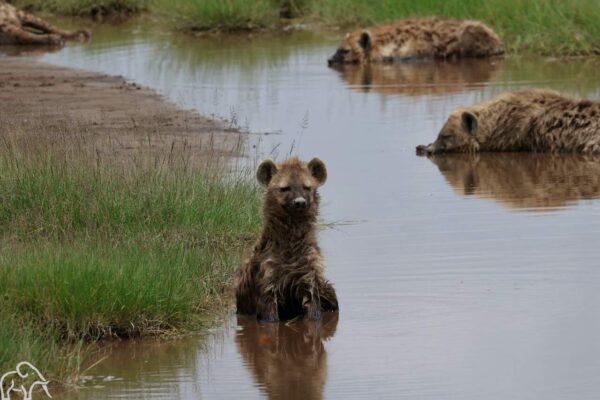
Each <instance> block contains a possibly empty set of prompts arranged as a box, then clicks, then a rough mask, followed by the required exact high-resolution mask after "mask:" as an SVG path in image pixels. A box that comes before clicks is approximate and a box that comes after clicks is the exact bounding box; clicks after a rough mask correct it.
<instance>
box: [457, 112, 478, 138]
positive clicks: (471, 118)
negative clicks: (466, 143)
mask: <svg viewBox="0 0 600 400" xmlns="http://www.w3.org/2000/svg"><path fill="white" fill-rule="evenodd" d="M460 120H461V124H462V128H463V129H464V130H465V132H467V133H468V134H469V135H471V136H475V134H476V133H477V126H478V124H477V116H475V114H473V113H472V112H469V111H465V112H463V113H462V115H461V116H460Z"/></svg>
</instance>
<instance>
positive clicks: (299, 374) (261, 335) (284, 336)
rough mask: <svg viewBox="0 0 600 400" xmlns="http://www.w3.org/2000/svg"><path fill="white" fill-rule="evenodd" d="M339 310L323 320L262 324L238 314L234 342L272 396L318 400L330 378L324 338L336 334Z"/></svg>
mask: <svg viewBox="0 0 600 400" xmlns="http://www.w3.org/2000/svg"><path fill="white" fill-rule="evenodd" d="M337 323H338V314H337V313H326V314H325V315H324V316H323V320H322V321H321V322H311V321H299V322H295V323H293V324H285V323H277V324H262V323H260V322H258V321H256V320H255V319H248V318H244V317H240V318H238V327H240V328H241V331H240V332H238V333H237V334H236V335H235V342H236V344H237V347H238V350H239V352H240V354H241V356H242V357H243V359H244V361H245V363H244V365H245V366H246V368H248V370H249V371H250V373H251V374H252V376H253V377H254V379H255V382H256V384H258V385H259V386H260V387H261V388H262V389H263V390H264V391H265V392H266V395H267V398H268V399H270V400H275V399H282V400H294V399H298V400H318V399H321V398H323V389H324V388H325V382H326V381H327V352H326V351H325V346H324V345H323V342H324V341H326V340H328V339H329V338H331V337H332V336H333V335H334V334H335V330H336V327H337Z"/></svg>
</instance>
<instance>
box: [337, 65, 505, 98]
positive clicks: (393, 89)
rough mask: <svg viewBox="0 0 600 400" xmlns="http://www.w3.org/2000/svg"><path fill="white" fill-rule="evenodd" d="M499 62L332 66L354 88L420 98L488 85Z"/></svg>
mask: <svg viewBox="0 0 600 400" xmlns="http://www.w3.org/2000/svg"><path fill="white" fill-rule="evenodd" d="M499 65H500V63H498V62H496V61H492V60H490V59H469V60H457V61H455V62H454V61H452V62H449V61H439V62H433V63H425V64H424V63H403V64H394V65H391V64H352V65H348V64H343V65H336V66H335V67H333V68H334V69H336V70H337V71H339V73H340V77H341V78H342V79H343V80H344V81H345V82H346V83H347V84H348V85H349V86H350V87H351V88H353V89H356V90H360V91H362V92H375V93H379V94H383V95H397V94H398V95H406V96H421V95H432V94H444V93H454V92H459V91H464V90H465V89H468V88H469V87H477V85H479V84H482V83H486V82H489V81H490V80H492V79H493V78H494V75H495V74H496V72H497V70H498V67H499Z"/></svg>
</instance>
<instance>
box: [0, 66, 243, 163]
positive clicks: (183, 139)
mask: <svg viewBox="0 0 600 400" xmlns="http://www.w3.org/2000/svg"><path fill="white" fill-rule="evenodd" d="M0 104H1V107H0V134H6V133H7V132H8V133H10V134H15V132H16V133H17V134H18V135H23V136H27V137H28V138H29V139H34V138H35V136H36V135H42V134H43V135H44V136H46V137H47V136H48V135H50V136H52V135H61V134H63V133H64V132H65V131H67V129H64V128H65V126H69V127H72V126H73V125H75V126H77V127H78V129H77V131H78V132H79V134H80V135H81V136H82V137H84V138H85V140H86V142H87V143H89V144H90V145H93V146H94V152H95V153H97V154H99V155H100V156H102V157H103V158H108V159H110V160H119V161H128V160H131V159H133V158H136V157H139V156H140V155H144V156H150V157H153V158H155V159H156V158H160V157H163V156H164V157H172V156H173V155H174V154H175V155H177V156H181V155H185V156H186V157H188V158H189V160H192V161H193V162H202V163H207V162H210V163H211V164H214V162H215V160H221V159H230V158H231V157H234V156H237V155H239V154H240V149H241V144H242V139H243V135H240V134H239V133H238V132H237V131H235V130H233V129H228V128H227V126H226V125H225V124H224V123H222V122H220V121H215V120H211V119H208V118H205V117H202V116H200V115H199V114H197V113H195V112H193V111H186V110H182V109H180V108H178V107H177V106H175V105H173V104H171V103H169V102H168V101H166V100H165V99H163V98H162V97H161V96H160V95H159V94H157V93H156V92H154V91H153V90H151V89H148V88H145V87H141V86H139V85H137V84H133V83H129V82H127V81H126V80H125V79H123V78H122V77H117V76H108V75H103V74H97V73H92V72H86V71H79V70H73V69H68V68H63V67H56V66H52V65H47V64H43V63H40V62H37V61H35V60H33V59H30V58H19V57H0ZM68 131H72V129H68Z"/></svg>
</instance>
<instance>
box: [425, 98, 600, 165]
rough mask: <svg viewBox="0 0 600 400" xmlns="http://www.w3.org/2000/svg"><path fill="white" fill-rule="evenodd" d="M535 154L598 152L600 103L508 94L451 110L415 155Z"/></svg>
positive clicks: (599, 141) (599, 142) (599, 145)
mask: <svg viewBox="0 0 600 400" xmlns="http://www.w3.org/2000/svg"><path fill="white" fill-rule="evenodd" d="M478 151H533V152H550V153H584V154H592V153H600V102H592V101H589V100H575V99H572V98H569V97H565V96H562V95H561V94H560V93H557V92H554V91H549V90H538V89H529V90H523V91H518V92H507V93H503V94H501V95H499V96H496V97H494V98H492V99H491V100H488V101H484V102H482V103H479V104H475V105H473V106H471V107H467V108H459V109H457V110H455V111H454V112H453V113H452V114H451V115H450V117H449V118H448V120H447V121H446V123H445V124H444V126H443V127H442V130H441V131H440V133H439V135H438V137H437V139H436V141H435V142H433V143H431V144H429V145H427V146H418V147H417V153H419V154H432V153H444V152H455V153H460V152H463V153H464V152H478Z"/></svg>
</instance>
